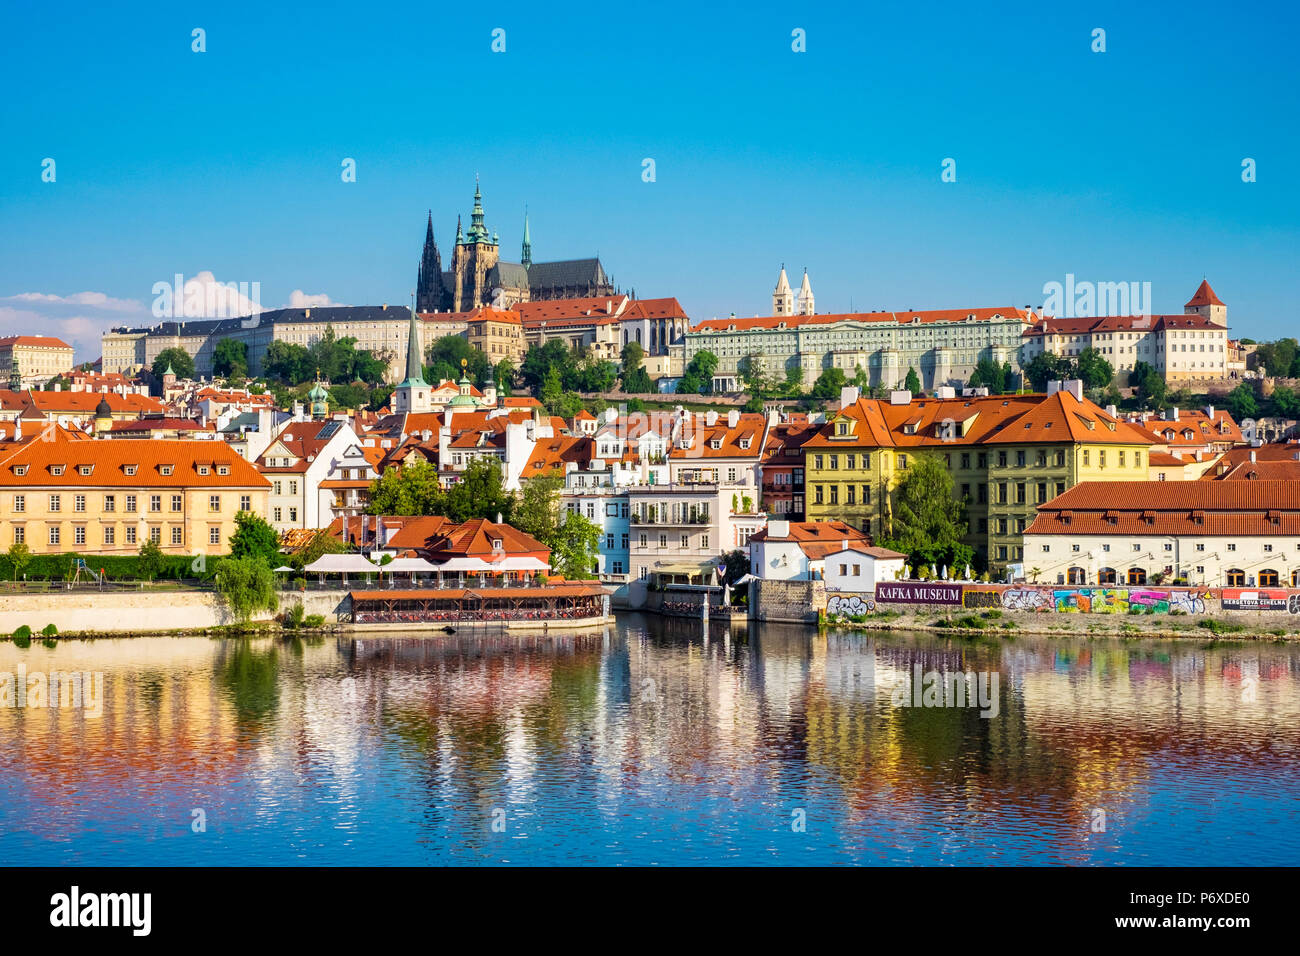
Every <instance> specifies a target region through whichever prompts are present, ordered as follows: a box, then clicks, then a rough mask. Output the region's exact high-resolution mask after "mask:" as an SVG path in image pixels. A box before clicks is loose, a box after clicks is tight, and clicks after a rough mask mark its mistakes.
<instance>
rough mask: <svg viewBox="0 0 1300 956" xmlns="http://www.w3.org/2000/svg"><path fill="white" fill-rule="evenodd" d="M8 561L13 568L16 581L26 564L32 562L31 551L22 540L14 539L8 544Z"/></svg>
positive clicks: (25, 568)
mask: <svg viewBox="0 0 1300 956" xmlns="http://www.w3.org/2000/svg"><path fill="white" fill-rule="evenodd" d="M9 563H10V564H12V565H13V568H14V580H15V581H17V580H18V579H19V578H20V577H21V576H22V573H23V571H25V570H27V565H29V564H31V563H32V551H31V548H29V547H27V543H26V542H24V541H15V542H14V543H13V544H11V545H10V546H9Z"/></svg>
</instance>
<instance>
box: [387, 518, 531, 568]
mask: <svg viewBox="0 0 1300 956" xmlns="http://www.w3.org/2000/svg"><path fill="white" fill-rule="evenodd" d="M494 540H500V541H501V543H502V547H501V549H500V550H497V549H496V548H494V547H493V541H494ZM388 544H389V546H390V547H393V548H412V549H415V550H418V551H421V552H424V553H425V554H426V555H428V556H429V557H430V558H431V559H436V560H443V559H445V558H451V557H456V556H460V557H476V558H481V559H483V560H485V561H492V560H497V559H499V558H501V557H505V556H506V555H520V554H526V555H536V556H539V557H541V558H542V560H546V559H547V558H548V557H549V556H550V553H551V552H550V549H549V548H547V547H546V545H544V544H542V543H541V542H540V541H538V540H537V539H536V538H533V537H531V536H530V535H526V534H524V533H523V532H522V531H520V530H518V529H517V528H512V527H511V526H510V525H508V524H497V523H495V522H493V521H488V520H487V519H486V518H476V519H474V520H472V521H466V522H465V523H463V524H456V523H454V522H452V521H451V520H449V519H448V518H444V517H442V516H440V515H433V516H426V517H420V518H407V519H405V523H404V524H403V525H402V527H401V529H400V530H399V531H397V532H396V533H395V534H394V535H393V536H392V537H391V538H389V539H388Z"/></svg>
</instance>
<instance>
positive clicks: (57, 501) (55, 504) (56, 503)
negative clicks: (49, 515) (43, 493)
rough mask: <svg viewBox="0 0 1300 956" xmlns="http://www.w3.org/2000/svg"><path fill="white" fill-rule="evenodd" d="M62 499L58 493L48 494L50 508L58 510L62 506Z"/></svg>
mask: <svg viewBox="0 0 1300 956" xmlns="http://www.w3.org/2000/svg"><path fill="white" fill-rule="evenodd" d="M62 505H63V501H62V499H61V498H60V497H59V496H58V495H50V510H51V511H58V510H60V509H61V508H62Z"/></svg>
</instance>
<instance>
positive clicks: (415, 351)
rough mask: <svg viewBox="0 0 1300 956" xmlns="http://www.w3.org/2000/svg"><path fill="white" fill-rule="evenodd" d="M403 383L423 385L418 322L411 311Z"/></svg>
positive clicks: (422, 362)
mask: <svg viewBox="0 0 1300 956" xmlns="http://www.w3.org/2000/svg"><path fill="white" fill-rule="evenodd" d="M402 384H403V385H424V384H425V381H424V361H423V356H422V355H421V354H420V323H419V320H418V319H417V318H416V317H415V313H414V312H412V313H411V331H410V333H409V334H408V335H407V338H406V381H405V382H403V383H402Z"/></svg>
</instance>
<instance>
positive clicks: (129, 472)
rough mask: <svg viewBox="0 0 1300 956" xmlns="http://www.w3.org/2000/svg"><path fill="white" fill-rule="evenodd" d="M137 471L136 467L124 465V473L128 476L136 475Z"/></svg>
mask: <svg viewBox="0 0 1300 956" xmlns="http://www.w3.org/2000/svg"><path fill="white" fill-rule="evenodd" d="M135 469H136V466H135V465H124V466H123V467H122V471H123V472H124V473H125V474H127V475H134V474H135Z"/></svg>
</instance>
